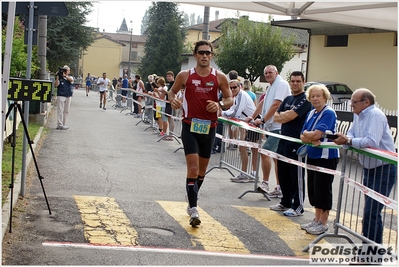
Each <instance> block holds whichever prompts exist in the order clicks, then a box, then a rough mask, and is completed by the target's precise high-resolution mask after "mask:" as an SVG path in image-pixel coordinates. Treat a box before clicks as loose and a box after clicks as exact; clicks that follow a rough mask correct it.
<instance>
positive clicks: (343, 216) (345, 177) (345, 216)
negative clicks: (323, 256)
mask: <svg viewBox="0 0 399 267" xmlns="http://www.w3.org/2000/svg"><path fill="white" fill-rule="evenodd" d="M343 155H344V156H343V158H342V159H341V160H342V169H341V173H340V184H339V193H338V203H337V215H336V219H335V221H334V233H325V234H322V235H320V236H319V237H318V238H316V239H315V240H314V241H313V242H312V243H310V244H309V245H308V246H307V247H305V248H304V250H303V251H304V252H306V251H308V250H309V249H310V248H311V247H312V246H313V245H315V244H316V243H318V242H319V241H320V240H321V239H323V238H326V237H338V238H343V239H346V240H347V241H348V242H349V243H351V244H355V242H354V241H353V240H354V239H357V240H360V241H361V242H363V243H367V244H372V245H376V246H380V245H381V244H379V243H376V242H374V241H372V240H370V239H369V238H366V237H365V236H364V235H363V234H362V232H363V231H365V232H366V233H367V234H366V235H367V236H370V234H371V233H372V232H374V231H375V232H377V230H376V229H378V226H377V221H375V223H370V224H369V227H368V228H367V229H365V230H363V227H362V222H363V220H370V217H371V215H372V214H371V213H370V216H368V217H365V216H364V210H363V208H364V204H365V199H366V197H367V198H369V200H371V199H373V200H374V203H373V204H372V205H373V206H374V208H377V206H378V205H382V206H381V208H382V216H381V219H382V227H383V239H382V244H384V246H387V247H390V246H391V247H393V248H395V251H397V249H398V247H397V243H398V233H397V230H398V218H397V217H398V196H397V172H396V171H395V170H393V169H392V166H393V165H394V166H396V167H397V163H398V162H397V153H387V152H385V151H379V150H375V149H355V148H353V147H350V148H349V149H344V151H343ZM365 156H367V157H366V160H365V161H366V162H370V161H373V160H380V161H381V163H382V164H383V165H382V166H381V167H378V168H382V169H385V170H386V174H387V176H389V174H390V172H391V169H392V170H393V171H395V173H394V174H395V183H394V185H393V187H392V190H391V193H390V194H389V195H388V196H385V195H383V194H380V193H378V192H376V191H374V190H372V189H371V188H369V187H367V186H365V185H364V182H365V181H364V175H365V174H366V173H367V174H368V175H369V174H370V172H372V173H375V172H374V171H375V170H376V169H377V168H373V169H364V168H363V166H362V165H360V164H359V161H358V158H359V157H361V158H364V157H365ZM387 176H385V177H384V176H383V175H382V174H381V175H380V176H377V175H375V174H374V175H370V176H369V178H368V179H372V180H369V181H368V182H369V183H371V184H374V185H377V187H378V188H380V190H382V191H383V190H385V191H386V187H385V185H384V183H385V182H386V181H384V179H385V178H387ZM378 181H380V183H378ZM376 182H377V184H376ZM340 231H341V232H345V233H346V234H342V233H340ZM348 234H349V235H348ZM374 238H375V236H374ZM374 238H373V239H374Z"/></svg>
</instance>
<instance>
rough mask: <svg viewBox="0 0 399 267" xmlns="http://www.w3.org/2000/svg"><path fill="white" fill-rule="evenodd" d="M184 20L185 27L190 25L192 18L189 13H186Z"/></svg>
mask: <svg viewBox="0 0 399 267" xmlns="http://www.w3.org/2000/svg"><path fill="white" fill-rule="evenodd" d="M183 20H184V24H183V26H184V27H188V26H190V18H189V17H188V14H187V13H184V16H183Z"/></svg>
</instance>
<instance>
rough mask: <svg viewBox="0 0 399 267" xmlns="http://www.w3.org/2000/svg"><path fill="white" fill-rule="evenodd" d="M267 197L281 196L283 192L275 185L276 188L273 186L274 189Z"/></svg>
mask: <svg viewBox="0 0 399 267" xmlns="http://www.w3.org/2000/svg"><path fill="white" fill-rule="evenodd" d="M269 197H275V198H282V197H283V192H281V189H278V188H277V187H276V188H274V191H272V192H270V193H269Z"/></svg>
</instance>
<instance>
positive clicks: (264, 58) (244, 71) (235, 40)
mask: <svg viewBox="0 0 399 267" xmlns="http://www.w3.org/2000/svg"><path fill="white" fill-rule="evenodd" d="M222 32H223V34H222V36H221V37H220V42H219V46H218V49H217V51H216V52H217V56H216V57H215V62H216V64H217V65H218V66H219V68H220V69H221V70H222V71H223V72H225V73H228V72H229V71H230V70H233V69H234V70H236V71H237V72H238V73H239V75H240V76H242V77H243V78H244V79H248V80H250V81H251V82H254V81H255V80H256V79H257V78H258V77H259V76H260V75H262V74H263V69H264V68H265V66H266V65H269V64H271V65H275V66H276V67H277V69H278V70H279V71H281V70H282V68H283V65H284V63H285V62H286V61H289V60H290V59H291V58H292V57H293V56H294V53H293V47H292V44H293V40H294V37H291V38H285V37H283V36H282V35H281V30H280V29H279V28H278V27H272V26H271V25H270V23H263V22H253V21H250V20H249V19H248V17H241V18H240V19H238V20H237V19H232V20H227V21H225V23H224V24H223V25H222Z"/></svg>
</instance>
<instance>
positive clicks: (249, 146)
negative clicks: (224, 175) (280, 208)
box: [206, 118, 270, 200]
mask: <svg viewBox="0 0 399 267" xmlns="http://www.w3.org/2000/svg"><path fill="white" fill-rule="evenodd" d="M219 123H223V131H222V134H217V135H216V138H219V139H221V140H222V142H221V148H220V160H219V164H218V165H217V166H212V167H211V168H210V169H208V170H207V171H206V174H208V173H209V172H211V171H212V170H214V169H224V170H227V171H228V172H229V173H230V174H231V176H232V177H234V176H235V175H234V174H233V172H232V171H231V169H233V170H235V171H237V172H238V173H239V175H245V176H247V177H249V178H250V179H252V180H253V182H254V189H253V190H247V191H245V192H244V193H242V194H241V195H240V196H239V197H238V198H241V197H243V196H244V195H246V194H247V193H256V194H263V195H264V196H265V197H266V198H267V199H268V200H270V198H269V196H268V195H267V193H264V192H262V191H258V190H257V188H258V182H259V166H260V164H259V163H260V154H259V153H258V151H259V149H260V144H261V141H262V138H260V139H259V141H258V142H257V143H255V142H249V141H246V136H247V134H248V131H249V129H246V128H245V127H242V125H243V124H245V123H244V122H242V121H239V120H233V119H225V118H219ZM246 125H247V124H246ZM248 127H249V126H248ZM258 134H259V135H261V133H259V132H258Z"/></svg>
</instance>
